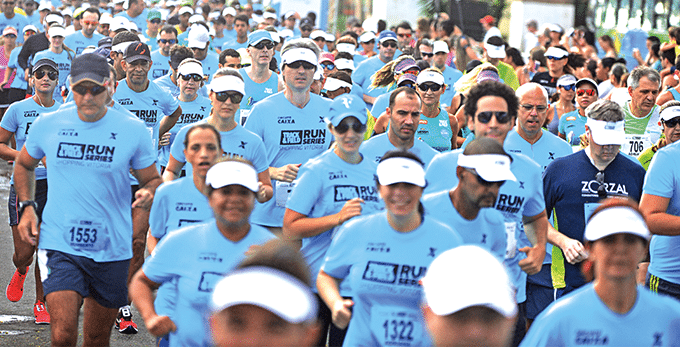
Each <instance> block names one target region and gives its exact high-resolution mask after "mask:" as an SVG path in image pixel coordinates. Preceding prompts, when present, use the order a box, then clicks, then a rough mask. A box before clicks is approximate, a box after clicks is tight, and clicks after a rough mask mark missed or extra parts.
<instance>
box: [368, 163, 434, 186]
mask: <svg viewBox="0 0 680 347" xmlns="http://www.w3.org/2000/svg"><path fill="white" fill-rule="evenodd" d="M376 173H377V175H378V182H380V185H383V186H389V185H390V184H395V183H402V182H403V183H410V184H414V185H416V186H418V187H425V170H424V169H423V167H422V165H420V163H418V162H417V161H415V160H412V159H408V158H403V157H394V158H389V159H386V160H383V161H381V162H380V163H379V164H378V169H377V170H376Z"/></svg>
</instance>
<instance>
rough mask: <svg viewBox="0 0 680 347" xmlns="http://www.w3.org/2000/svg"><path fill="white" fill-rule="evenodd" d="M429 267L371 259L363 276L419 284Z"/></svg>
mask: <svg viewBox="0 0 680 347" xmlns="http://www.w3.org/2000/svg"><path fill="white" fill-rule="evenodd" d="M426 271H427V267H425V266H417V265H406V264H393V263H383V262H379V261H369V262H368V264H366V269H365V270H364V274H363V276H362V278H363V279H364V280H367V281H371V282H378V283H386V284H399V285H407V286H418V285H419V284H418V281H419V280H420V279H421V278H422V277H423V276H425V272H426Z"/></svg>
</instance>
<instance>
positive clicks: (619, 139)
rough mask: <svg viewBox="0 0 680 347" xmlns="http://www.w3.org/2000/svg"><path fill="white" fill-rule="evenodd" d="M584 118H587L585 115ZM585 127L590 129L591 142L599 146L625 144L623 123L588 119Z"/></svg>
mask: <svg viewBox="0 0 680 347" xmlns="http://www.w3.org/2000/svg"><path fill="white" fill-rule="evenodd" d="M586 116H588V115H587V114H586ZM586 125H587V126H588V128H590V133H591V134H592V135H593V141H595V143H596V144H598V145H600V146H605V145H622V144H623V143H624V142H625V137H626V133H625V131H624V129H623V125H624V121H619V122H605V121H602V120H595V119H592V118H590V117H589V118H588V120H587V121H586Z"/></svg>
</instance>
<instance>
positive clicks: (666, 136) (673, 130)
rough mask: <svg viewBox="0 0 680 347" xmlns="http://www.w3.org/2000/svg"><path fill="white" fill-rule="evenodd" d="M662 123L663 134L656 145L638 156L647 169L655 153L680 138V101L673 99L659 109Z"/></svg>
mask: <svg viewBox="0 0 680 347" xmlns="http://www.w3.org/2000/svg"><path fill="white" fill-rule="evenodd" d="M659 114H660V120H661V124H662V125H663V136H662V137H660V138H659V141H657V142H656V143H655V144H654V146H651V147H649V148H647V149H645V150H644V151H643V152H642V153H640V155H639V156H638V158H637V159H638V161H639V162H640V164H642V167H644V168H645V169H648V168H649V164H650V163H651V161H652V158H653V157H654V154H655V153H656V152H657V151H658V150H659V149H661V148H662V147H664V146H666V145H670V144H671V143H673V142H675V141H677V140H680V130H679V129H678V127H677V126H678V124H680V118H678V117H680V101H677V100H671V101H668V102H666V103H665V104H663V105H662V106H661V108H660V111H659Z"/></svg>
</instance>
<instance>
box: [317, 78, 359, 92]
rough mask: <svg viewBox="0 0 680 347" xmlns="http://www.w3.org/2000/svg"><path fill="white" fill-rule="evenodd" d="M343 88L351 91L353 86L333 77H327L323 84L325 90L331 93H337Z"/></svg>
mask: <svg viewBox="0 0 680 347" xmlns="http://www.w3.org/2000/svg"><path fill="white" fill-rule="evenodd" d="M343 87H344V88H350V89H351V88H352V85H351V84H349V83H347V82H345V81H343V80H340V79H337V78H333V77H327V78H326V82H325V83H324V84H323V89H326V90H328V91H331V92H332V91H336V90H338V89H340V88H343Z"/></svg>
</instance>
